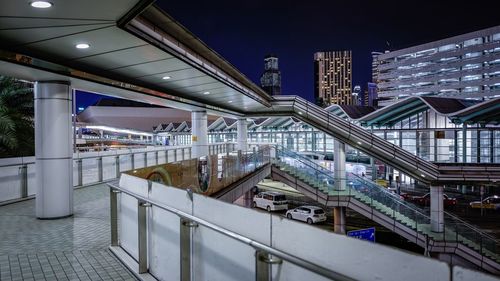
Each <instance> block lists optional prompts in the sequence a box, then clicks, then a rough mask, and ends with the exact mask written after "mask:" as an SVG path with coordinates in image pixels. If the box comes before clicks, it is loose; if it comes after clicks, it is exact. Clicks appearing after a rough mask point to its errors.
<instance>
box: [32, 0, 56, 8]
mask: <svg viewBox="0 0 500 281" xmlns="http://www.w3.org/2000/svg"><path fill="white" fill-rule="evenodd" d="M30 6H31V7H33V8H38V9H47V8H50V7H52V3H50V2H49V1H33V2H31V3H30Z"/></svg>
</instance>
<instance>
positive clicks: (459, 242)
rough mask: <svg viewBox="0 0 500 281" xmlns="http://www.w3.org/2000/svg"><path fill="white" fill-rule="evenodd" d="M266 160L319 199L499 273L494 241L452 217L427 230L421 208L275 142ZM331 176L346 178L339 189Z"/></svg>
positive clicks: (278, 175) (277, 175) (275, 173)
mask: <svg viewBox="0 0 500 281" xmlns="http://www.w3.org/2000/svg"><path fill="white" fill-rule="evenodd" d="M272 163H273V166H272V169H271V173H272V178H273V179H274V180H278V181H281V182H283V183H285V184H287V185H289V186H291V187H293V188H295V189H297V190H298V191H300V192H302V193H303V194H304V195H306V196H308V197H310V198H312V199H314V200H316V201H317V202H318V203H320V204H323V205H325V206H330V207H348V208H350V209H352V210H354V211H356V212H358V213H359V214H361V215H363V216H365V217H367V218H369V219H371V220H373V221H375V222H377V223H379V224H380V225H382V226H384V227H386V228H387V229H389V230H392V231H394V232H395V233H397V234H399V235H401V236H402V237H404V238H406V239H408V240H409V241H412V242H414V243H416V244H417V245H419V246H421V247H423V248H424V249H426V251H428V252H430V253H439V254H455V255H457V256H459V257H461V258H463V259H464V260H466V261H467V262H469V263H471V264H473V265H475V266H477V267H479V268H482V269H483V270H486V271H488V272H491V273H494V274H500V255H499V250H500V244H499V242H498V241H496V240H495V239H494V238H493V237H491V236H489V235H487V234H486V233H484V232H481V231H480V230H479V229H476V228H474V227H473V226H471V225H468V224H467V223H465V222H463V221H460V220H459V219H458V218H456V217H453V216H451V215H449V214H446V216H445V225H444V232H442V233H436V232H432V231H431V226H430V225H431V219H430V216H429V215H428V214H427V213H426V211H424V210H423V209H420V208H418V207H416V206H414V205H412V204H409V203H407V202H405V201H403V200H401V199H400V198H399V196H397V195H394V194H392V193H390V192H389V191H388V190H386V189H384V188H381V187H380V186H378V185H376V184H374V183H372V182H370V181H368V180H366V179H364V178H361V177H358V176H356V175H353V174H348V175H347V177H346V178H345V179H335V178H334V176H333V173H332V172H331V171H329V170H326V169H324V168H322V167H321V166H319V165H318V164H316V163H314V162H313V161H311V160H309V159H308V158H306V157H303V156H301V155H298V154H296V153H294V152H291V151H288V150H285V149H284V148H281V147H278V148H277V150H276V158H274V159H273V162H272ZM337 180H341V181H346V183H347V184H346V188H345V189H344V190H335V188H334V182H335V181H337Z"/></svg>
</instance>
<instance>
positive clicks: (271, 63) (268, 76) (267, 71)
mask: <svg viewBox="0 0 500 281" xmlns="http://www.w3.org/2000/svg"><path fill="white" fill-rule="evenodd" d="M260 86H261V87H262V89H263V90H264V91H266V93H268V94H270V95H273V96H274V95H281V72H280V70H279V68H278V57H277V56H275V55H267V56H265V57H264V73H262V76H261V77H260Z"/></svg>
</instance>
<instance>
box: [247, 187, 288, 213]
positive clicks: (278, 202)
mask: <svg viewBox="0 0 500 281" xmlns="http://www.w3.org/2000/svg"><path fill="white" fill-rule="evenodd" d="M252 206H253V207H254V208H255V207H258V208H262V209H266V210H267V211H268V212H270V211H277V210H288V201H287V200H286V196H285V194H283V193H279V192H275V191H265V192H261V193H259V194H257V195H255V196H254V197H253V203H252Z"/></svg>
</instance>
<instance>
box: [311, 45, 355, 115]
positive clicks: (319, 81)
mask: <svg viewBox="0 0 500 281" xmlns="http://www.w3.org/2000/svg"><path fill="white" fill-rule="evenodd" d="M314 81H315V82H314V87H315V89H314V97H315V98H316V102H317V103H318V104H320V105H324V106H329V105H331V104H352V103H353V102H352V101H353V100H352V97H351V91H352V55H351V51H332V52H317V53H315V54H314Z"/></svg>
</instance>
